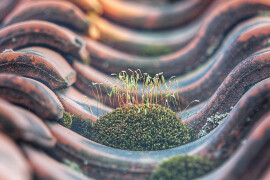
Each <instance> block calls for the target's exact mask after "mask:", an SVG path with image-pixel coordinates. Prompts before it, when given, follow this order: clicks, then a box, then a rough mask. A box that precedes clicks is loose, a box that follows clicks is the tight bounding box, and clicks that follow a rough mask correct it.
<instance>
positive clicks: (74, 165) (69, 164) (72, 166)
mask: <svg viewBox="0 0 270 180" xmlns="http://www.w3.org/2000/svg"><path fill="white" fill-rule="evenodd" d="M63 164H64V165H66V166H67V167H69V168H70V169H73V170H74V171H76V172H78V173H79V174H83V171H82V170H81V168H80V167H79V165H78V164H77V163H75V162H72V161H70V160H68V159H64V161H63Z"/></svg>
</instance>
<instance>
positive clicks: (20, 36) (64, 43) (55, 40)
mask: <svg viewBox="0 0 270 180" xmlns="http://www.w3.org/2000/svg"><path fill="white" fill-rule="evenodd" d="M33 45H38V46H46V47H50V48H52V49H55V50H57V51H58V52H60V53H61V54H62V55H64V56H65V57H69V58H71V57H72V58H73V59H76V60H79V61H84V60H85V59H88V52H87V51H86V49H85V45H84V42H83V40H82V39H81V38H80V37H78V36H76V35H75V34H74V33H72V32H71V31H68V30H66V29H64V28H61V27H60V26H57V25H55V24H53V23H49V22H45V21H38V20H32V21H25V22H19V23H16V24H13V25H10V26H7V27H5V28H2V29H1V30H0V46H1V47H0V51H4V50H5V49H14V50H17V49H18V48H22V47H25V46H33Z"/></svg>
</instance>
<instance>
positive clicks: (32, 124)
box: [0, 99, 56, 148]
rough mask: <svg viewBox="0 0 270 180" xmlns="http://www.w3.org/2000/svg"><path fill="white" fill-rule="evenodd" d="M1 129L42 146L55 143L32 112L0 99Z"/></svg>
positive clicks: (49, 145) (44, 126)
mask: <svg viewBox="0 0 270 180" xmlns="http://www.w3.org/2000/svg"><path fill="white" fill-rule="evenodd" d="M0 109H1V112H0V116H1V122H0V124H1V128H0V129H1V131H2V132H4V133H6V134H7V135H10V136H12V137H13V138H15V139H20V140H23V141H27V142H31V143H34V144H37V145H39V146H43V147H47V148H48V147H50V148H51V147H53V146H54V145H55V143H56V140H55V138H54V137H53V136H52V134H51V132H50V130H49V129H48V128H47V126H46V125H45V124H44V123H43V121H42V120H41V119H40V118H39V117H37V116H36V115H34V114H33V113H31V112H29V111H27V110H25V109H23V108H20V107H17V106H14V105H12V104H9V103H8V102H6V101H4V100H1V99H0Z"/></svg>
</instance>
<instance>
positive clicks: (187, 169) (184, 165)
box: [151, 155, 213, 180]
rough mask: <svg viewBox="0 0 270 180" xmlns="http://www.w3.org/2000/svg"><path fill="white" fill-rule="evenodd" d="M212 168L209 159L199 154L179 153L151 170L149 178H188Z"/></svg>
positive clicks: (179, 179)
mask: <svg viewBox="0 0 270 180" xmlns="http://www.w3.org/2000/svg"><path fill="white" fill-rule="evenodd" d="M212 169H213V163H212V161H211V160H209V159H206V158H203V157H200V156H189V155H179V156H174V157H172V158H170V159H168V160H165V161H163V162H162V163H161V164H160V165H159V167H158V168H157V169H156V170H155V171H154V172H153V174H152V176H151V180H165V179H166V180H167V179H170V180H189V179H195V178H198V177H200V176H203V175H205V174H207V173H208V172H210V171H211V170H212Z"/></svg>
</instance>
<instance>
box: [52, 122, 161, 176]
mask: <svg viewBox="0 0 270 180" xmlns="http://www.w3.org/2000/svg"><path fill="white" fill-rule="evenodd" d="M49 127H50V129H51V130H52V132H53V134H54V136H55V137H57V140H58V145H57V147H56V148H55V150H54V153H55V154H56V156H57V157H60V158H61V159H65V158H68V159H71V160H72V161H74V162H76V163H78V164H80V165H81V166H82V169H83V170H84V172H85V173H86V174H87V175H88V176H90V177H93V178H96V179H104V178H105V179H134V180H137V179H142V178H143V177H145V176H147V175H149V173H151V170H152V169H153V166H152V165H149V164H147V163H142V162H136V160H133V161H132V162H131V161H127V159H126V157H121V155H120V154H117V155H115V153H111V152H110V151H111V150H112V151H113V150H114V149H111V150H109V151H106V150H105V151H104V150H101V149H99V148H96V147H95V146H99V147H100V146H101V148H102V145H99V144H97V143H95V142H92V141H89V140H88V139H85V138H84V137H81V136H79V135H78V134H76V133H74V132H72V131H70V130H69V129H66V128H64V127H63V126H61V125H56V124H50V125H49ZM89 142H90V143H89ZM104 147H105V146H104ZM105 148H106V147H105ZM116 151H117V149H116ZM120 152H121V151H120ZM120 152H119V153H120ZM70 153H71V154H73V155H72V156H71V154H70ZM126 153H128V151H126V152H125V153H124V154H126ZM146 162H147V160H146ZM154 167H156V166H154Z"/></svg>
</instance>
